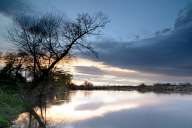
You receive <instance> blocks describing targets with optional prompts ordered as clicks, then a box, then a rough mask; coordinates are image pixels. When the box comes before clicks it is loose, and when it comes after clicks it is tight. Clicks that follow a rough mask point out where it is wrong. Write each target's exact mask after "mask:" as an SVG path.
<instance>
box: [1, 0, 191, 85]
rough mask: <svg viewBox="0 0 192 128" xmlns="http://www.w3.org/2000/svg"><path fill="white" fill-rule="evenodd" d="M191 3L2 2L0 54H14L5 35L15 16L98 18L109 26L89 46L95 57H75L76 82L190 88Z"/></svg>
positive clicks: (150, 0)
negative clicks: (184, 84) (100, 15)
mask: <svg viewBox="0 0 192 128" xmlns="http://www.w3.org/2000/svg"><path fill="white" fill-rule="evenodd" d="M191 3H192V0H78V1H77V0H54V1H53V0H41V1H39V0H27V1H26V0H0V19H1V20H0V44H1V45H0V48H1V51H11V50H14V49H15V46H13V45H12V44H11V43H10V42H9V41H8V40H7V34H6V33H7V29H8V28H9V27H10V26H12V25H13V22H12V20H13V18H14V17H15V16H17V15H21V14H28V15H41V14H42V15H43V14H46V13H50V12H51V13H54V14H57V15H62V16H63V17H64V18H66V19H73V18H75V16H76V15H77V14H79V13H83V12H88V13H90V14H91V15H94V14H95V13H98V12H102V13H103V14H105V15H106V16H107V17H108V18H109V20H110V23H108V24H107V26H106V27H105V29H104V30H103V32H102V35H100V36H98V37H96V38H94V39H93V40H92V41H91V42H92V45H93V46H94V48H95V50H96V51H97V52H98V54H99V58H94V57H93V56H85V55H77V57H76V59H74V61H73V62H71V64H70V65H62V64H61V65H59V66H61V67H62V68H64V69H65V68H66V67H67V68H68V69H70V71H71V73H72V74H73V75H74V82H76V83H81V82H82V81H85V80H88V81H91V82H93V83H94V84H97V85H103V84H105V85H108V84H115V85H137V84H140V83H149V84H151V83H157V82H172V83H180V82H192V79H191V78H192V69H191V67H192V43H191V42H192V36H191V34H192V4H191Z"/></svg>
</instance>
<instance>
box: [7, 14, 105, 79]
mask: <svg viewBox="0 0 192 128" xmlns="http://www.w3.org/2000/svg"><path fill="white" fill-rule="evenodd" d="M107 22H108V20H107V18H106V17H105V16H103V15H102V14H98V15H95V16H90V15H88V14H87V13H85V14H79V15H78V16H77V18H76V19H75V20H70V21H65V20H64V19H63V18H61V17H59V16H55V15H51V14H48V15H45V16H40V17H31V16H20V17H17V18H16V19H15V23H16V28H14V30H11V31H9V37H10V40H11V41H12V42H13V43H14V44H15V45H16V46H17V47H18V51H19V52H20V53H23V54H24V55H25V56H27V58H28V63H29V60H31V68H32V72H33V81H38V80H47V79H49V74H50V72H52V71H53V69H54V68H55V66H56V64H57V63H59V62H60V61H61V60H62V59H64V58H65V57H67V56H70V55H71V53H72V52H73V51H75V52H76V51H77V50H80V49H82V48H84V49H87V50H89V51H91V52H93V53H95V51H94V49H93V48H92V47H91V46H90V44H89V43H88V42H87V41H86V38H87V37H89V36H91V35H97V34H99V32H100V31H101V30H102V29H103V28H104V26H105V25H106V23H107Z"/></svg>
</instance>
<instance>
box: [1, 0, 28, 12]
mask: <svg viewBox="0 0 192 128" xmlns="http://www.w3.org/2000/svg"><path fill="white" fill-rule="evenodd" d="M29 11H31V9H30V6H29V4H28V3H27V0H0V13H2V14H4V15H8V16H15V15H19V14H20V13H26V12H29Z"/></svg>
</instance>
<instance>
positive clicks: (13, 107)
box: [0, 82, 25, 128]
mask: <svg viewBox="0 0 192 128" xmlns="http://www.w3.org/2000/svg"><path fill="white" fill-rule="evenodd" d="M24 106H25V104H24V102H23V101H22V99H21V98H20V96H19V93H18V87H17V85H16V83H8V82H0V128H7V127H9V126H10V125H11V122H12V120H14V119H16V118H17V116H18V115H19V114H20V113H21V112H23V111H24Z"/></svg>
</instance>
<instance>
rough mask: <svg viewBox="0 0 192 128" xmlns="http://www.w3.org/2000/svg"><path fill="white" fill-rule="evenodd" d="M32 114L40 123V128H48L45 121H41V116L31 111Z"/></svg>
mask: <svg viewBox="0 0 192 128" xmlns="http://www.w3.org/2000/svg"><path fill="white" fill-rule="evenodd" d="M30 113H31V114H32V115H33V117H34V118H35V119H36V120H37V121H38V123H39V127H40V128H46V126H45V124H44V123H43V121H42V120H41V118H40V117H39V115H38V114H37V113H36V112H35V111H34V110H33V109H31V110H30Z"/></svg>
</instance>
